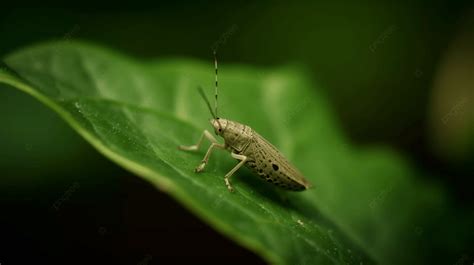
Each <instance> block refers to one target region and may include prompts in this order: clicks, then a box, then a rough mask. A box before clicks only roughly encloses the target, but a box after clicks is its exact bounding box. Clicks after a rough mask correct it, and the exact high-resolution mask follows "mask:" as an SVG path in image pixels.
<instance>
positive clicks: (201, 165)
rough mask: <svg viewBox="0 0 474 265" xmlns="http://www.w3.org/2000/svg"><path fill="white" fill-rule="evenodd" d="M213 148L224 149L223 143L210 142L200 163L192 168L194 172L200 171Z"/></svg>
mask: <svg viewBox="0 0 474 265" xmlns="http://www.w3.org/2000/svg"><path fill="white" fill-rule="evenodd" d="M214 148H220V149H225V145H223V144H220V143H212V144H211V146H209V149H207V152H206V155H205V156H204V158H203V159H202V161H201V164H199V166H197V167H196V168H195V169H194V171H195V172H201V171H203V170H204V168H205V167H206V165H207V161H208V160H209V157H210V156H211V153H212V151H213V150H214Z"/></svg>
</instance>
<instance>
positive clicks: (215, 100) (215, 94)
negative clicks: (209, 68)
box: [214, 50, 219, 117]
mask: <svg viewBox="0 0 474 265" xmlns="http://www.w3.org/2000/svg"><path fill="white" fill-rule="evenodd" d="M214 68H215V69H216V84H215V87H216V88H215V92H214V113H215V114H216V117H219V116H218V114H217V95H218V94H217V90H218V82H217V52H216V50H214Z"/></svg>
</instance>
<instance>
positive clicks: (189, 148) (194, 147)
mask: <svg viewBox="0 0 474 265" xmlns="http://www.w3.org/2000/svg"><path fill="white" fill-rule="evenodd" d="M204 137H206V138H207V139H208V140H209V141H211V143H218V142H217V140H216V138H214V136H213V135H212V134H211V133H210V132H209V131H208V130H204V132H203V133H202V135H201V138H199V141H198V142H197V144H194V145H190V146H185V145H180V146H179V149H181V150H185V151H197V150H198V149H199V147H201V144H202V140H203V139H204Z"/></svg>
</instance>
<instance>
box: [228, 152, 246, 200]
mask: <svg viewBox="0 0 474 265" xmlns="http://www.w3.org/2000/svg"><path fill="white" fill-rule="evenodd" d="M230 155H231V156H232V157H233V158H235V159H238V160H240V162H239V163H238V164H237V165H236V166H235V167H234V168H233V169H231V170H230V171H229V173H227V174H226V175H225V177H224V180H225V185H226V186H227V189H229V191H234V189H233V188H232V186H231V185H230V180H229V178H230V177H231V176H232V175H233V174H234V173H235V171H237V170H239V168H240V167H242V166H243V165H244V164H245V162H247V159H248V158H247V157H246V156H244V155H239V154H236V153H231V154H230Z"/></svg>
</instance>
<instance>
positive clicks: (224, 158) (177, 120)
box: [0, 42, 446, 264]
mask: <svg viewBox="0 0 474 265" xmlns="http://www.w3.org/2000/svg"><path fill="white" fill-rule="evenodd" d="M5 62H6V64H7V65H8V66H9V68H10V70H11V72H10V73H7V71H3V72H0V82H3V83H5V84H7V85H11V86H13V87H15V88H18V89H20V90H22V91H24V92H26V93H28V94H30V95H32V96H34V97H35V98H37V99H38V100H40V101H42V102H43V103H45V104H46V105H47V106H49V107H50V108H52V109H53V110H55V111H56V112H57V113H58V114H59V115H60V116H61V117H62V118H63V119H65V120H66V121H67V122H68V123H69V124H70V125H71V126H72V127H73V128H74V129H75V130H76V131H77V132H78V133H79V134H80V135H82V136H83V137H84V138H85V139H86V140H87V141H89V142H90V143H91V144H92V145H93V146H94V147H95V148H97V149H98V150H99V151H100V152H101V153H102V154H104V155H105V156H106V157H108V158H110V159H111V160H113V161H115V162H116V163H118V164H119V165H121V166H123V167H124V168H126V169H128V170H130V171H132V172H134V173H136V174H137V175H139V176H141V177H143V178H144V179H146V180H148V181H150V182H151V183H153V184H154V185H155V186H156V187H157V188H158V189H160V190H162V191H164V192H167V193H169V194H170V195H172V196H173V197H175V198H176V199H177V200H178V201H179V202H180V203H182V204H184V205H185V206H186V207H188V209H190V210H191V211H193V212H194V213H195V214H197V215H198V216H200V217H201V218H203V219H204V220H205V221H207V222H209V224H210V225H212V226H213V227H215V228H216V229H217V230H219V231H221V232H222V233H224V234H226V235H227V236H229V237H230V238H232V239H234V240H236V241H237V242H239V243H241V244H242V245H244V246H246V247H248V248H249V249H252V250H254V251H255V252H257V253H259V254H260V255H261V256H262V257H264V258H265V259H267V260H268V261H270V262H272V263H278V264H362V263H363V264H370V263H375V262H378V263H384V264H400V263H402V262H411V263H413V262H420V261H422V260H425V259H426V258H427V257H425V256H428V255H429V253H428V254H427V252H426V251H425V252H423V251H420V250H423V249H424V248H426V245H424V244H422V243H421V242H429V241H428V239H427V237H426V236H427V235H429V233H431V232H432V230H436V227H435V225H434V224H433V218H434V217H439V216H442V215H443V211H444V209H445V207H446V204H445V203H446V202H445V200H444V195H443V193H442V192H441V191H440V190H439V189H438V188H436V187H435V186H432V185H428V184H427V183H417V181H418V180H417V179H418V178H417V175H418V174H419V173H417V172H416V171H414V170H413V169H411V167H410V166H408V165H406V163H405V162H404V161H403V160H401V159H400V158H399V157H398V156H396V155H394V154H393V153H391V152H389V151H386V150H380V149H375V148H371V149H370V150H359V149H357V148H353V147H351V146H350V145H349V144H348V142H347V141H346V140H345V137H344V136H343V134H342V132H341V130H340V129H339V128H338V126H337V125H336V124H335V123H334V119H333V117H332V115H331V113H330V111H329V107H328V105H327V102H325V99H324V97H323V96H322V95H320V89H319V88H318V86H317V85H315V84H314V83H313V82H312V81H311V80H308V78H307V77H306V75H304V74H302V72H301V71H300V70H299V69H298V67H284V68H280V69H258V68H252V67H248V66H228V65H225V64H224V65H222V66H221V68H220V73H221V74H220V76H219V78H220V84H221V89H220V114H221V115H220V116H222V117H225V118H229V119H233V120H237V121H240V122H243V123H245V124H248V125H249V126H251V127H252V128H254V129H255V130H256V131H258V132H259V133H260V134H261V135H263V136H264V137H265V138H267V139H268V140H269V141H270V142H272V143H274V144H275V145H276V146H277V147H278V148H280V149H281V151H282V152H283V153H284V154H285V155H286V156H287V157H288V158H289V159H290V160H291V161H292V162H293V163H294V164H295V165H296V166H297V167H298V168H299V169H300V170H301V171H302V172H303V173H304V175H306V176H307V178H308V179H309V180H310V182H311V183H312V184H313V186H314V187H315V188H313V189H311V190H308V191H304V192H301V193H291V192H282V191H279V190H275V189H274V188H273V187H272V186H270V185H269V184H267V183H264V182H262V181H260V180H259V179H258V178H257V177H255V176H253V175H252V174H251V173H250V172H249V171H248V170H246V169H244V170H241V171H239V173H238V174H237V175H236V176H235V177H234V178H233V185H234V188H235V190H236V192H234V193H230V192H228V191H227V188H226V186H225V185H224V181H223V176H224V174H225V173H226V172H227V171H228V170H229V169H230V168H232V166H233V165H235V161H234V160H233V159H231V158H230V156H229V154H228V153H226V152H220V153H219V152H216V154H214V155H213V156H212V158H211V160H210V163H209V165H208V167H207V168H206V170H205V172H203V173H201V174H196V173H194V171H193V169H194V167H195V166H196V165H198V164H199V162H200V161H201V159H202V157H203V155H204V152H205V149H206V147H203V148H202V150H201V151H200V153H189V152H182V151H179V150H178V149H177V146H178V145H180V144H193V143H195V142H196V141H197V140H198V138H199V136H200V134H201V133H202V131H203V129H206V128H207V129H209V128H210V127H209V124H208V121H207V120H208V119H209V118H210V115H209V113H208V111H207V109H206V106H205V105H204V103H203V102H202V101H201V99H200V98H199V96H198V93H197V89H196V88H197V86H198V85H203V86H204V87H207V91H209V92H211V91H212V89H211V86H212V84H213V69H212V67H213V65H212V64H211V63H201V62H196V61H191V60H160V61H156V62H154V61H151V62H150V61H149V62H143V61H136V60H133V59H130V58H128V57H125V56H123V55H120V54H117V53H115V52H112V51H109V50H107V49H103V48H100V47H96V46H93V45H90V44H84V43H76V42H63V43H60V42H57V43H49V44H43V45H38V46H34V47H31V48H27V49H23V50H21V51H19V52H16V53H13V54H11V55H9V56H7V57H6V58H5ZM156 210H157V211H160V209H156ZM163 214H166V213H163ZM400 253H403V255H401V254H400Z"/></svg>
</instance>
